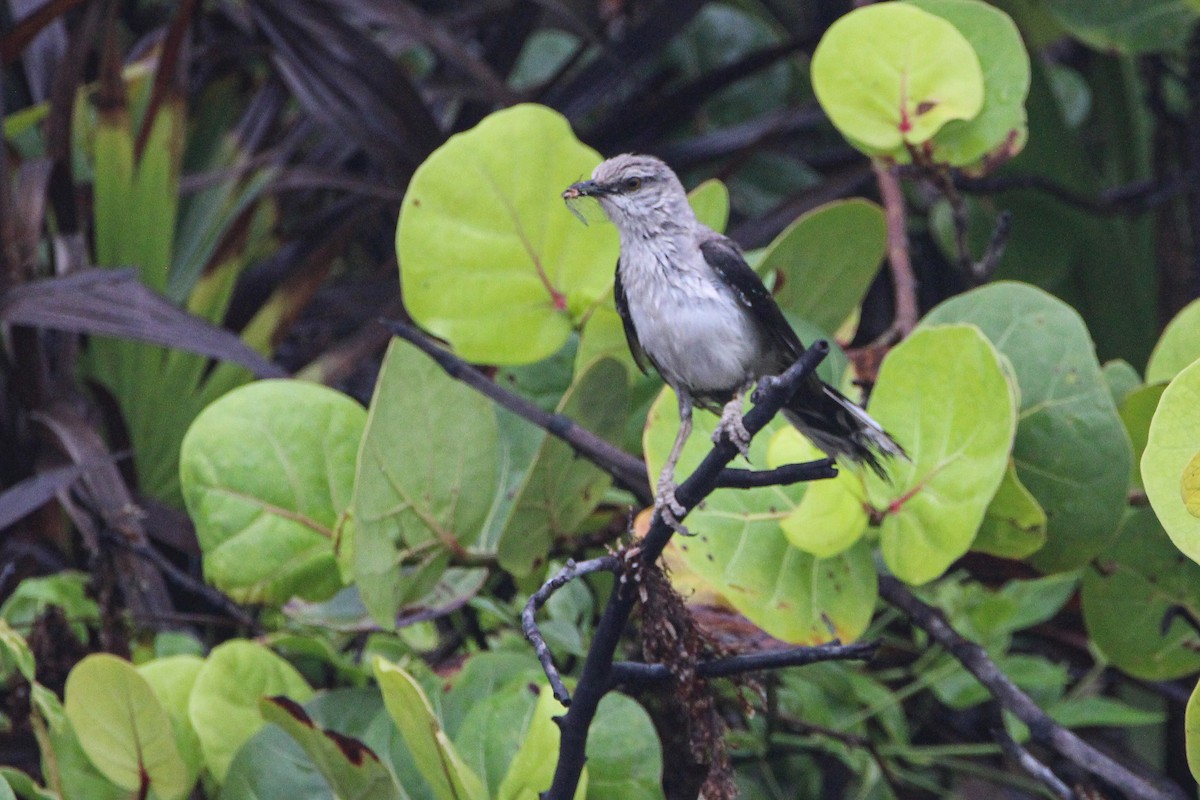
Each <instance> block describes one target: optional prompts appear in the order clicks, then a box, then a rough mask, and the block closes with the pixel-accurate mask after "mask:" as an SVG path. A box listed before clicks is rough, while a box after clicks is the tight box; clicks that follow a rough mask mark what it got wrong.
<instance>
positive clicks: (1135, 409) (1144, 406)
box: [1117, 383, 1167, 487]
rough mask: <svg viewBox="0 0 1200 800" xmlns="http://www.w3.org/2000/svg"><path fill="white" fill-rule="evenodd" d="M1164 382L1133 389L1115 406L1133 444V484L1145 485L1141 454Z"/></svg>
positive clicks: (1165, 387)
mask: <svg viewBox="0 0 1200 800" xmlns="http://www.w3.org/2000/svg"><path fill="white" fill-rule="evenodd" d="M1166 389H1167V385H1166V384H1165V383H1152V384H1149V385H1148V386H1141V387H1139V388H1137V389H1134V390H1133V391H1131V392H1130V393H1129V394H1127V395H1126V396H1125V399H1124V400H1122V401H1121V403H1120V404H1119V405H1118V406H1117V413H1118V414H1120V415H1121V423H1122V424H1123V425H1124V426H1125V432H1126V433H1127V434H1129V443H1130V444H1131V445H1133V473H1132V475H1131V480H1132V482H1133V484H1134V485H1135V486H1143V487H1144V486H1145V482H1144V481H1143V480H1142V454H1143V453H1145V452H1146V442H1147V440H1148V439H1149V438H1150V423H1151V422H1153V421H1154V412H1155V411H1156V410H1157V409H1158V403H1159V401H1160V400H1161V399H1162V395H1163V392H1164V391H1166Z"/></svg>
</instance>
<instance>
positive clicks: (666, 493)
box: [654, 477, 692, 536]
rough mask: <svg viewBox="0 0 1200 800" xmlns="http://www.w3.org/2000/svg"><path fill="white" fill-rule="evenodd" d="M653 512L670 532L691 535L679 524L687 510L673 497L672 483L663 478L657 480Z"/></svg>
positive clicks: (673, 487)
mask: <svg viewBox="0 0 1200 800" xmlns="http://www.w3.org/2000/svg"><path fill="white" fill-rule="evenodd" d="M654 511H655V513H656V514H658V516H659V517H661V518H662V521H663V522H665V523H667V525H668V526H669V527H670V528H671V530H673V531H675V532H676V533H679V534H682V535H684V536H691V535H692V534H691V532H690V531H688V529H687V528H685V527H684V525H683V523H682V522H680V520H681V519H682V518H683V516H684V515H685V514H687V508H686V507H684V505H683V503H681V502H679V500H678V499H676V497H675V482H674V481H672V480H670V479H668V478H665V477H664V478H662V479H660V480H659V482H658V493H657V494H656V495H655V497H654Z"/></svg>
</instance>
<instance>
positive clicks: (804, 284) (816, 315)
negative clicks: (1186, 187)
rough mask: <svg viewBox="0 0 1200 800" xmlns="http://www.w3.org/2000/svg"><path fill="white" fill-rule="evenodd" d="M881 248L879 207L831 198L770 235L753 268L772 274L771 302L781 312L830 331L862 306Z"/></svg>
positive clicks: (882, 232) (884, 224)
mask: <svg viewBox="0 0 1200 800" xmlns="http://www.w3.org/2000/svg"><path fill="white" fill-rule="evenodd" d="M886 247H887V222H886V221H885V220H884V217H883V209H882V208H880V207H879V206H878V205H876V204H875V203H872V202H871V201H869V200H862V199H859V198H855V199H852V200H836V201H834V202H832V203H827V204H825V205H823V206H818V207H817V208H814V209H813V210H812V211H809V212H807V213H806V214H804V215H802V216H801V217H800V218H799V219H797V220H796V221H795V222H793V223H792V224H791V225H789V226H788V227H787V228H785V229H784V230H783V232H782V233H780V234H779V235H778V236H776V237H775V240H774V241H773V242H771V244H770V246H769V247H768V248H767V251H766V253H765V254H764V255H763V259H762V262H761V263H760V264H759V270H760V271H761V272H764V273H766V272H767V271H770V270H774V271H775V272H776V273H777V274H778V276H779V278H778V280H777V282H776V283H777V286H776V290H775V295H776V297H775V299H776V300H778V302H779V305H780V306H781V307H782V308H783V309H785V310H786V311H791V312H792V313H794V314H796V315H797V316H799V317H802V318H803V319H805V320H808V321H809V322H811V323H812V324H814V325H816V326H817V327H818V328H821V329H823V330H827V331H836V330H837V329H838V328H839V327H841V325H842V323H843V322H845V321H846V318H847V317H849V316H850V314H851V313H853V311H854V309H855V308H856V307H857V306H858V304H859V303H861V302H862V299H863V296H864V295H865V294H866V293H867V289H868V288H869V287H870V285H871V281H872V280H874V279H875V275H876V274H877V273H878V272H879V263H880V261H882V259H883V254H884V250H885V249H886Z"/></svg>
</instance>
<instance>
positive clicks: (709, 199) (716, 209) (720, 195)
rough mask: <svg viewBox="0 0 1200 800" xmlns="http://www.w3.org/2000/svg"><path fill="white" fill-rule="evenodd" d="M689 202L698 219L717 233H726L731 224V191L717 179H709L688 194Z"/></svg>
mask: <svg viewBox="0 0 1200 800" xmlns="http://www.w3.org/2000/svg"><path fill="white" fill-rule="evenodd" d="M688 202H689V203H691V205H692V211H693V212H695V214H696V219H698V220H700V222H702V223H703V224H705V225H707V226H708V227H710V228H712V229H713V230H714V231H716V232H717V233H724V232H725V226H726V224H728V223H729V189H727V188H726V187H725V184H724V183H722V182H721V181H719V180H717V179H716V178H709V179H708V180H706V181H705V182H704V183H701V184H700V185H699V186H697V187H696V188H695V189H692V190H691V191H690V192H688Z"/></svg>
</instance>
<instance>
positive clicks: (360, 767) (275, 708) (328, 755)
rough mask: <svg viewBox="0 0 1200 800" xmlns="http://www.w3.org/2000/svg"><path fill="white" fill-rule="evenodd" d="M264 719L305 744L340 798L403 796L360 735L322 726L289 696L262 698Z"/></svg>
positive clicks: (390, 799)
mask: <svg viewBox="0 0 1200 800" xmlns="http://www.w3.org/2000/svg"><path fill="white" fill-rule="evenodd" d="M258 708H259V711H261V712H262V715H263V719H265V720H267V722H273V723H275V724H276V725H278V726H279V727H281V728H283V730H284V731H286V732H287V734H288V735H289V736H291V737H292V738H293V739H295V740H296V742H297V743H298V744H299V745H300V746H301V747H303V748H304V752H306V753H308V756H309V758H311V759H312V760H313V763H314V764H315V765H316V767H317V769H318V770H320V772H321V774H322V775H323V776H325V780H327V781H328V782H329V786H330V788H331V789H333V791H334V793H335V794H336V796H337V797H338V798H340V800H400V798H401V797H402V795H401V793H400V789H399V787H398V786H396V781H395V779H393V778H392V774H391V772H390V771H389V770H388V768H387V766H386V765H385V764H384V763H383V762H381V761H380V760H379V756H377V755H375V751H373V750H372V749H371V748H369V747H367V746H366V745H365V744H363V743H362V742H361V741H359V740H358V739H356V738H354V737H352V736H346V735H344V734H341V733H338V732H336V731H331V730H323V729H322V728H320V727H319V726H318V725H317V724H316V723H315V722H314V721H313V719H312V717H310V716H309V715H308V714H307V713H306V712H305V710H304V708H303V707H301V706H300V705H299V704H297V703H296V702H295V701H293V700H290V699H288V698H286V697H264V698H262V699H260V700H259V701H258Z"/></svg>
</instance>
